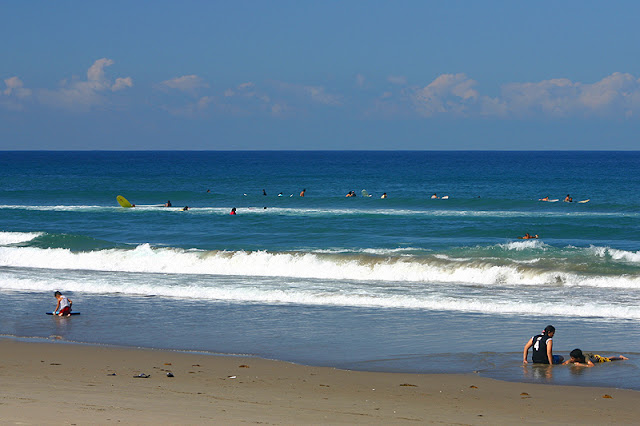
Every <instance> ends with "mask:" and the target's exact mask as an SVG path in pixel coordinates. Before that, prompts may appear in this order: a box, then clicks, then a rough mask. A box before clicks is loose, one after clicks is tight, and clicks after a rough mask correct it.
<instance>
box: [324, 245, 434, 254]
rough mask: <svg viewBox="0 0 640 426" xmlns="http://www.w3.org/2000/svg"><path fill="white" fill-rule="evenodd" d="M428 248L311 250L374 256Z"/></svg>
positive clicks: (413, 251) (424, 251)
mask: <svg viewBox="0 0 640 426" xmlns="http://www.w3.org/2000/svg"><path fill="white" fill-rule="evenodd" d="M429 251H430V250H425V249H422V248H416V247H401V248H364V249H347V248H333V249H317V250H313V253H317V254H353V253H366V254H372V255H376V256H403V255H411V254H415V253H426V252H429Z"/></svg>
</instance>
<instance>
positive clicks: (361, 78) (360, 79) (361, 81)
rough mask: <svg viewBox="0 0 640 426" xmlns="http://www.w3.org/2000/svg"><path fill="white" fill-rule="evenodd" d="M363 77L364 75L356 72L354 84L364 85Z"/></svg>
mask: <svg viewBox="0 0 640 426" xmlns="http://www.w3.org/2000/svg"><path fill="white" fill-rule="evenodd" d="M364 82H365V78H364V75H362V74H358V75H356V86H358V87H364Z"/></svg>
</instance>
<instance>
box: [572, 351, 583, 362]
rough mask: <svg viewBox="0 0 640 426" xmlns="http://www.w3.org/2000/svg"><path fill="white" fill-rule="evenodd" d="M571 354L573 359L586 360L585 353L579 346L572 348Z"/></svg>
mask: <svg viewBox="0 0 640 426" xmlns="http://www.w3.org/2000/svg"><path fill="white" fill-rule="evenodd" d="M569 356H570V357H571V361H574V362H575V361H577V362H586V361H585V358H584V354H583V353H582V351H581V350H580V349H578V348H576V349H574V350H572V351H571V353H570V354H569Z"/></svg>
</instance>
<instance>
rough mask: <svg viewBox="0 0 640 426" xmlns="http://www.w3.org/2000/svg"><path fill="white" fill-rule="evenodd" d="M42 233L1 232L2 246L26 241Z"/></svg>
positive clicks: (0, 242)
mask: <svg viewBox="0 0 640 426" xmlns="http://www.w3.org/2000/svg"><path fill="white" fill-rule="evenodd" d="M40 235H42V232H0V246H6V245H8V244H18V243H26V242H27V241H31V240H33V239H34V238H37V237H39V236H40Z"/></svg>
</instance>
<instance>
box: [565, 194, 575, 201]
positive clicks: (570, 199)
mask: <svg viewBox="0 0 640 426" xmlns="http://www.w3.org/2000/svg"><path fill="white" fill-rule="evenodd" d="M564 202H565V203H573V198H571V195H569V194H567V196H566V197H564Z"/></svg>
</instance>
